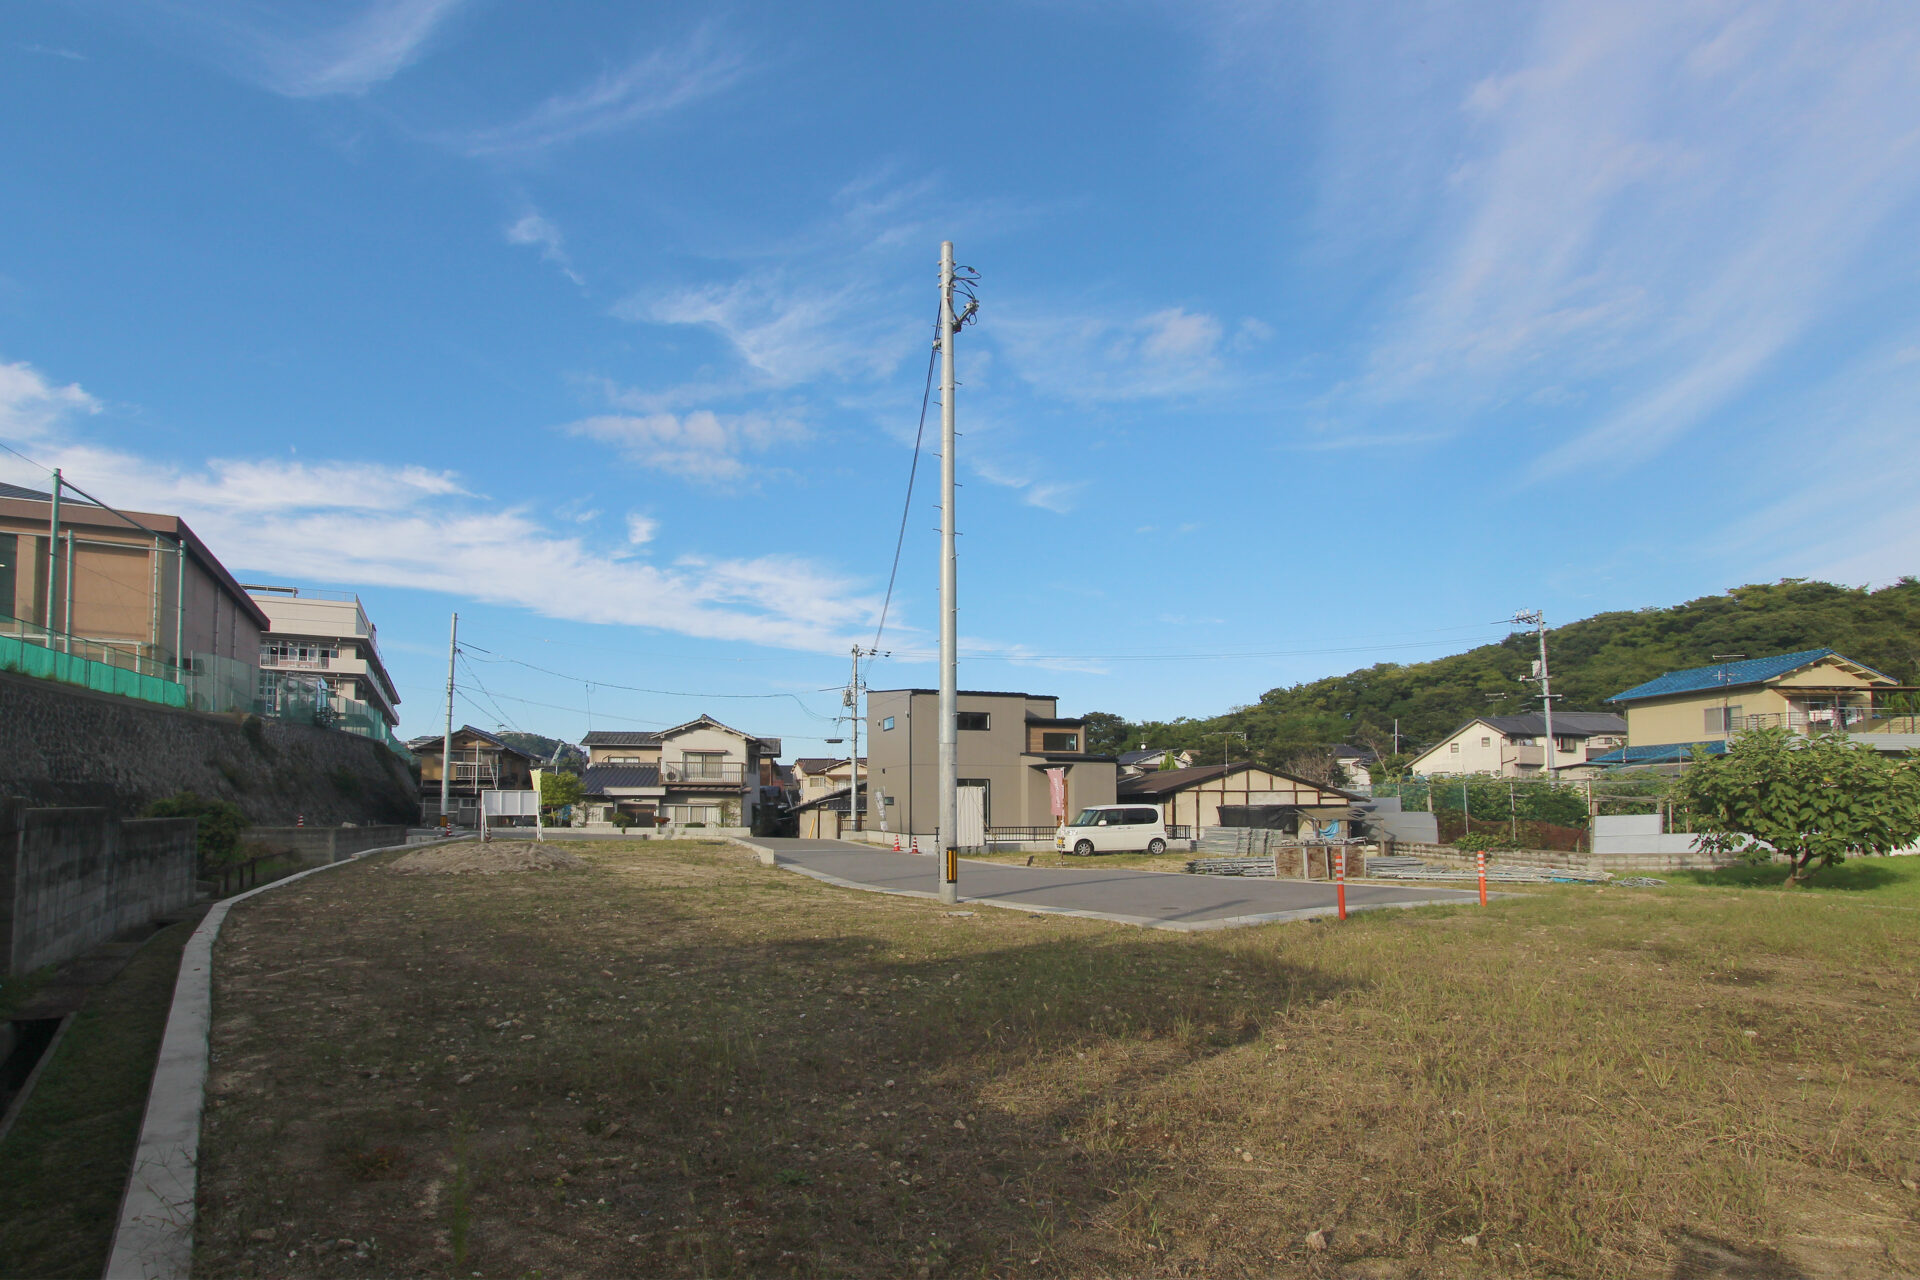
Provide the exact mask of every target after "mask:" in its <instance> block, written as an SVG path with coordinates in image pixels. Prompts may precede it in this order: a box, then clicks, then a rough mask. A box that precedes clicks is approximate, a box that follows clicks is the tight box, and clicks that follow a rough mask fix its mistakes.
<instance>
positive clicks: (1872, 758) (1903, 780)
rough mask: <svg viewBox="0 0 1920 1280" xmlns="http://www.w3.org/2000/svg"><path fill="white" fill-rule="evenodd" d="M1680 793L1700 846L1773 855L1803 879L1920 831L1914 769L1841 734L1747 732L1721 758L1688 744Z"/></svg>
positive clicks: (1790, 877)
mask: <svg viewBox="0 0 1920 1280" xmlns="http://www.w3.org/2000/svg"><path fill="white" fill-rule="evenodd" d="M1676 795H1677V797H1678V799H1679V800H1680V801H1681V803H1682V804H1684V805H1685V806H1686V808H1687V809H1688V810H1689V811H1690V813H1691V821H1692V826H1693V829H1694V830H1695V831H1697V832H1700V833H1701V840H1700V846H1701V848H1703V849H1705V850H1707V851H1709V852H1713V853H1733V854H1738V855H1740V856H1741V857H1744V858H1746V859H1747V860H1748V861H1751V862H1765V861H1768V860H1769V859H1771V858H1772V856H1773V855H1774V854H1776V853H1778V854H1780V855H1781V856H1782V857H1784V858H1786V859H1787V861H1788V863H1789V865H1790V867H1791V869H1790V870H1789V872H1788V873H1787V883H1788V884H1790V885H1802V884H1805V883H1806V882H1807V881H1808V880H1810V879H1812V878H1813V877H1814V876H1815V875H1816V874H1818V873H1819V872H1820V871H1821V870H1822V869H1823V868H1825V867H1829V866H1832V865H1833V864H1835V863H1838V862H1844V861H1846V860H1847V858H1848V857H1849V856H1850V855H1854V854H1873V853H1890V852H1892V851H1893V850H1895V849H1900V848H1904V847H1905V846H1907V845H1909V844H1911V843H1913V841H1914V840H1915V838H1916V837H1920V767H1916V766H1915V765H1914V764H1913V763H1911V762H1909V761H1907V760H1892V759H1889V758H1887V757H1885V756H1883V755H1881V754H1880V753H1879V752H1878V751H1875V750H1874V749H1873V748H1872V747H1869V746H1865V745H1864V744H1861V743H1857V742H1854V741H1853V740H1852V739H1850V738H1848V737H1847V736H1846V735H1845V734H1840V733H1827V734H1820V735H1817V736H1815V737H1801V736H1799V735H1797V734H1794V733H1791V732H1789V731H1787V730H1785V729H1756V730H1753V731H1751V732H1749V733H1743V734H1741V735H1740V736H1739V737H1738V738H1736V739H1735V740H1734V742H1733V745H1732V746H1731V747H1730V748H1729V749H1728V751H1727V753H1726V754H1725V755H1723V756H1709V755H1707V754H1706V753H1705V751H1704V750H1703V749H1702V748H1699V747H1695V748H1694V758H1693V763H1692V764H1691V765H1690V766H1688V768H1687V771H1686V773H1685V774H1684V775H1683V776H1682V777H1681V779H1680V782H1679V786H1678V788H1677V789H1676Z"/></svg>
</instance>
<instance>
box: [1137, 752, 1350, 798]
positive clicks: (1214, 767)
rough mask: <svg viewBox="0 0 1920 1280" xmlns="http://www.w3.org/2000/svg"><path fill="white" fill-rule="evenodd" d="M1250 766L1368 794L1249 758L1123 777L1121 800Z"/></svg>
mask: <svg viewBox="0 0 1920 1280" xmlns="http://www.w3.org/2000/svg"><path fill="white" fill-rule="evenodd" d="M1249 769H1258V770H1259V771H1260V772H1262V773H1267V774H1272V775H1273V776H1274V777H1276V778H1285V779H1286V780H1287V781H1288V782H1292V783H1295V784H1297V785H1299V786H1302V787H1313V788H1314V789H1316V790H1318V791H1324V792H1326V793H1327V794H1328V795H1330V796H1339V797H1341V798H1342V799H1346V800H1361V799H1365V797H1364V796H1361V795H1358V794H1357V793H1355V792H1352V791H1345V790H1342V789H1341V788H1339V787H1336V786H1334V785H1332V784H1331V783H1326V782H1315V781H1313V780H1312V779H1310V778H1302V777H1298V776H1296V775H1294V774H1291V773H1282V772H1281V771H1280V770H1278V769H1269V768H1267V766H1265V765H1263V764H1254V763H1252V762H1251V761H1246V760H1236V761H1234V762H1233V763H1232V764H1224V765H1221V764H1199V765H1195V766H1193V767H1192V768H1191V769H1160V770H1157V771H1155V772H1153V773H1148V774H1143V775H1141V776H1140V777H1138V778H1122V779H1121V780H1120V785H1119V797H1118V798H1119V799H1121V800H1133V799H1145V798H1146V797H1149V796H1168V795H1172V794H1173V793H1174V792H1176V791H1185V790H1186V789H1187V788H1188V787H1197V786H1200V785H1201V784H1203V783H1208V782H1213V781H1216V780H1217V779H1220V778H1229V777H1232V776H1233V775H1234V774H1237V773H1245V772H1247V771H1248V770H1249Z"/></svg>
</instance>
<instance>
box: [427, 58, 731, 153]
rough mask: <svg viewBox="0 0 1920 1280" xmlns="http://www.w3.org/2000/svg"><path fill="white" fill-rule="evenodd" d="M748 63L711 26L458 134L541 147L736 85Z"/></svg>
mask: <svg viewBox="0 0 1920 1280" xmlns="http://www.w3.org/2000/svg"><path fill="white" fill-rule="evenodd" d="M746 69H747V64H746V60H745V58H744V57H743V56H742V55H741V53H740V51H739V50H737V49H735V48H733V47H730V46H728V45H726V44H724V43H723V42H722V41H721V39H720V38H719V35H718V33H717V32H716V31H715V29H714V28H713V27H711V26H702V27H701V28H699V29H698V30H696V31H695V32H694V33H693V34H692V35H691V36H689V37H688V38H687V39H686V40H684V41H682V42H681V43H679V44H677V45H673V46H670V47H667V48H663V49H655V50H652V51H650V52H648V53H646V54H643V55H642V56H640V57H639V58H636V59H635V60H633V61H632V62H629V63H628V64H626V65H625V66H623V67H621V68H619V69H618V70H614V71H607V72H603V73H602V74H600V75H599V76H598V77H596V78H595V79H594V80H593V81H592V82H591V83H590V84H587V85H585V86H584V87H582V88H579V89H575V90H571V91H569V92H566V93H559V94H555V95H554V96H552V97H550V98H548V99H546V100H545V101H544V102H542V103H540V104H539V105H538V106H536V107H535V108H534V109H533V110H532V111H530V112H528V113H527V114H526V115H524V116H522V117H520V118H519V119H518V120H515V121H512V122H511V123H508V124H504V125H499V126H496V127H494V128H490V129H481V130H476V131H474V132H471V133H468V134H466V135H464V136H463V137H462V138H461V139H460V140H459V141H460V143H461V145H462V146H463V147H464V148H465V150H467V151H468V152H469V153H471V154H474V155H492V154H499V153H504V152H519V151H538V150H541V149H543V148H546V147H553V146H558V145H560V144H562V143H568V142H573V141H576V140H578V139H580V138H585V137H588V136H591V135H593V134H599V133H608V132H611V131H613V130H616V129H623V128H627V127H629V126H631V125H634V124H638V123H640V122H641V121H643V120H648V119H652V118H655V117H658V116H663V115H666V114H668V113H669V112H672V111H675V110H677V109H679V108H681V107H685V106H688V105H690V104H692V103H694V102H697V101H699V100H700V99H702V98H706V97H710V96H712V95H713V94H716V93H719V92H721V91H722V90H724V89H727V88H728V87H730V86H731V85H733V84H734V83H735V82H736V81H737V80H739V78H740V77H741V75H742V74H744V73H745V71H746Z"/></svg>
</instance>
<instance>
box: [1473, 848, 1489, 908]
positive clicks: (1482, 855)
mask: <svg viewBox="0 0 1920 1280" xmlns="http://www.w3.org/2000/svg"><path fill="white" fill-rule="evenodd" d="M1473 865H1474V866H1475V867H1477V868H1478V869H1479V871H1480V905H1481V906H1483V907H1484V906H1486V905H1487V851H1486V850H1485V849H1478V850H1475V852H1474V855H1473Z"/></svg>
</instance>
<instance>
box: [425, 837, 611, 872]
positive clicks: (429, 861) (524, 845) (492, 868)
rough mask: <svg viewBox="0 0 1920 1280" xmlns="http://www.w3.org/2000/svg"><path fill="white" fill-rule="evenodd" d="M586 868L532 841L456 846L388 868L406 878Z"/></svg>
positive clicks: (563, 852) (433, 850) (568, 855)
mask: <svg viewBox="0 0 1920 1280" xmlns="http://www.w3.org/2000/svg"><path fill="white" fill-rule="evenodd" d="M586 865H587V864H586V863H585V862H584V861H582V860H581V859H580V858H579V857H578V856H577V855H575V854H571V853H568V852H567V851H566V850H565V849H557V848H555V847H554V846H552V845H550V844H536V843H535V842H533V841H532V840H495V841H492V842H491V843H489V844H465V843H463V844H454V845H445V846H436V847H430V848H426V849H421V850H420V851H418V852H417V853H409V854H404V855H402V856H401V857H398V858H395V859H394V860H393V861H392V862H390V863H388V864H387V870H389V871H393V872H397V873H399V874H400V875H403V876H468V875H473V876H499V875H511V874H513V873H515V872H520V871H578V870H579V869H581V868H582V867H584V866H586Z"/></svg>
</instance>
